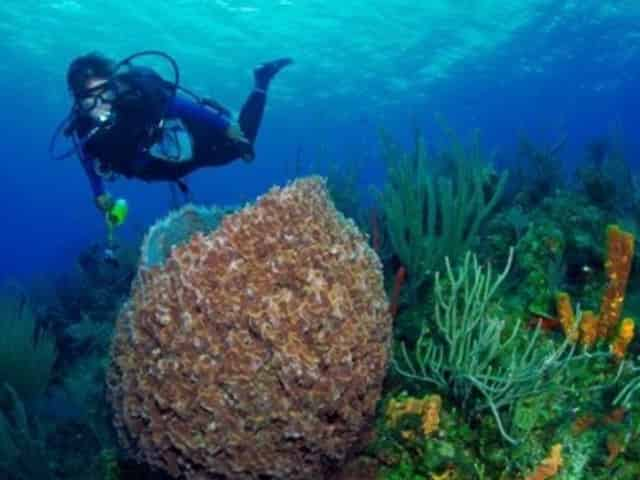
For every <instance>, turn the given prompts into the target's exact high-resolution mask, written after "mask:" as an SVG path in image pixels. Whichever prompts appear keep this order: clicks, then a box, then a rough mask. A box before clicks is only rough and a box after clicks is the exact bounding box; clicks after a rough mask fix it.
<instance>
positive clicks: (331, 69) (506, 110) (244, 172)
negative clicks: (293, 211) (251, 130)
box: [0, 0, 640, 278]
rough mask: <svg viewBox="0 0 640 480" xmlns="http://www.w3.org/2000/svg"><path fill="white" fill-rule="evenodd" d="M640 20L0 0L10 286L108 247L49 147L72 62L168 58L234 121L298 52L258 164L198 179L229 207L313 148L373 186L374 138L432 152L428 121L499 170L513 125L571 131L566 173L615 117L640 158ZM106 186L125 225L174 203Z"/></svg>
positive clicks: (545, 2)
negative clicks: (497, 155)
mask: <svg viewBox="0 0 640 480" xmlns="http://www.w3.org/2000/svg"><path fill="white" fill-rule="evenodd" d="M639 19H640V4H638V3H637V2H634V1H633V0H626V1H615V2H614V1H601V0H580V1H577V0H575V1H559V0H558V1H555V0H530V1H525V0H520V1H502V0H458V1H445V0H430V1H428V2H426V1H425V2H414V1H405V0H394V1H371V0H366V1H365V0H352V1H349V2H337V1H320V0H317V1H316V0H307V1H296V0H278V1H276V0H265V1H262V2H256V1H222V0H218V1H197V0H193V1H189V0H184V1H172V2H164V1H157V0H153V1H151V0H139V1H137V2H133V3H131V2H123V1H121V0H105V1H103V2H95V3H88V2H80V1H74V0H60V1H47V0H44V1H29V0H21V1H11V0H7V1H5V2H2V4H1V5H0V39H2V42H0V54H1V55H2V58H3V62H2V64H1V65H0V72H1V73H2V76H1V77H0V83H1V88H0V101H1V104H2V105H3V108H2V109H1V110H0V124H1V125H3V126H4V135H3V137H2V142H1V148H2V151H1V156H2V159H3V161H2V162H1V164H0V169H1V172H2V174H1V177H0V178H1V179H2V180H1V183H2V187H1V188H0V202H1V203H0V204H1V205H2V206H3V213H2V232H3V234H2V236H1V238H0V246H1V247H2V250H1V252H2V255H1V256H0V258H1V260H0V261H1V263H0V277H3V278H4V277H15V276H18V277H21V276H29V275H32V274H34V273H38V272H49V271H56V270H59V269H64V268H65V267H66V266H67V265H68V264H69V263H70V262H71V261H72V260H73V258H74V257H75V255H77V253H78V251H79V250H80V249H82V248H83V247H84V246H86V245H87V243H90V242H92V241H99V240H101V239H102V238H103V237H104V234H105V232H104V227H103V224H102V221H101V219H100V217H99V216H98V215H97V213H96V210H95V208H94V206H93V203H92V199H91V195H90V191H89V187H88V184H87V181H86V179H85V178H84V176H83V175H84V174H83V172H82V170H81V168H80V166H79V164H78V162H77V160H76V159H73V158H72V159H67V160H62V161H52V160H50V159H49V156H48V153H47V147H48V142H49V139H50V137H51V134H52V132H53V130H54V128H55V127H56V125H57V123H58V122H59V121H60V120H61V119H62V118H63V117H64V116H65V114H66V113H67V112H68V110H69V107H70V104H71V102H70V98H69V95H68V93H67V89H66V86H65V72H66V68H67V66H68V64H69V62H70V61H71V60H72V59H73V58H74V57H76V56H78V55H81V54H84V53H86V52H88V51H93V50H98V51H101V52H104V53H105V54H107V55H109V56H112V57H114V58H121V57H124V56H126V55H128V54H130V53H133V52H135V51H138V50H144V49H158V50H163V51H165V52H167V53H169V54H170V55H172V56H173V57H174V58H175V59H176V61H177V62H178V64H179V66H180V73H181V75H182V83H183V84H184V85H185V86H188V87H189V88H192V89H194V90H195V91H196V92H198V93H200V94H203V95H210V96H213V97H215V98H216V99H218V100H219V101H221V102H223V103H224V104H225V105H228V106H231V107H232V108H233V109H235V110H237V109H239V108H240V105H241V103H242V101H243V100H244V98H245V96H246V95H247V93H248V92H249V90H250V88H251V82H252V78H251V70H252V68H253V66H255V65H256V64H257V63H259V62H261V61H264V60H268V59H271V58H274V57H278V56H283V55H288V56H291V57H293V58H294V59H295V62H296V63H295V65H294V66H292V67H291V68H289V69H288V70H287V71H284V72H282V74H281V75H280V76H279V77H278V78H277V79H276V80H275V81H274V83H273V85H272V88H271V90H270V93H269V99H268V109H267V112H266V115H265V119H264V123H263V125H262V128H261V131H260V134H259V138H258V142H257V159H256V161H255V162H254V163H253V164H251V165H245V164H243V163H242V162H236V163H234V164H232V165H229V166H225V167H222V168H210V169H206V170H203V171H201V172H198V173H196V174H194V175H192V178H191V179H190V184H191V187H192V189H193V191H194V193H195V195H196V198H198V199H201V200H203V201H212V202H223V203H225V202H229V203H235V202H242V201H245V200H249V199H251V198H253V197H254V196H255V195H256V194H258V193H261V192H263V191H264V190H265V189H266V188H268V187H269V186H270V185H272V184H274V183H281V182H283V181H284V179H286V178H288V176H290V174H291V168H290V167H289V171H287V165H289V166H290V165H291V164H293V163H294V162H295V159H296V157H297V156H298V155H300V153H301V152H302V155H301V158H302V161H303V162H304V161H305V159H306V158H311V157H312V156H313V155H314V153H313V152H315V151H317V150H318V149H319V148H321V147H324V148H326V149H328V151H329V152H331V154H332V155H333V156H334V158H335V160H336V161H340V162H345V163H346V162H350V161H352V160H353V159H354V158H356V157H357V156H358V155H361V154H363V152H364V153H365V154H366V155H367V156H368V158H369V160H368V164H367V169H366V172H365V174H366V176H368V177H369V178H370V179H371V181H373V182H375V181H377V180H378V179H379V172H380V171H381V164H380V162H379V161H378V160H377V159H376V151H377V144H378V140H377V133H376V132H377V129H378V127H379V126H384V127H386V128H388V129H389V130H390V131H391V132H393V134H394V135H396V136H398V138H401V139H408V138H409V137H410V133H411V128H410V127H409V126H410V125H411V124H414V123H416V124H419V125H420V126H421V128H423V129H424V130H425V132H426V134H427V137H428V138H433V141H434V142H437V141H438V140H437V139H438V131H437V128H436V127H435V122H434V114H436V113H437V114H441V115H442V116H443V117H444V118H446V120H447V121H448V123H449V124H450V125H451V126H453V127H454V128H455V129H456V130H457V131H459V132H460V133H462V134H464V133H465V132H467V131H469V130H471V129H474V128H479V129H480V130H481V132H482V135H483V139H484V142H485V145H487V146H488V147H489V148H496V149H498V150H499V151H500V152H501V159H502V160H501V161H503V162H505V163H507V164H508V163H509V162H510V161H511V160H510V156H511V157H512V156H513V155H512V152H513V150H514V143H515V137H516V135H517V134H518V132H522V131H525V132H527V133H528V134H529V135H531V136H532V137H533V138H540V139H545V140H546V139H549V138H552V137H553V136H554V135H557V132H560V131H563V132H567V133H568V142H569V148H568V149H567V151H566V155H565V157H566V161H569V162H571V161H575V158H576V155H571V152H574V153H579V152H581V148H582V145H583V144H584V142H585V141H586V140H587V139H588V138H590V137H591V136H593V135H598V134H603V133H606V132H607V131H608V130H609V129H610V128H611V126H612V125H613V124H616V125H618V126H619V127H620V128H621V129H622V131H623V132H624V134H625V138H626V139H627V140H628V141H629V143H630V146H629V148H631V150H630V152H632V154H631V155H629V158H630V159H631V160H635V158H637V155H638V149H637V146H636V145H635V144H634V141H635V138H636V137H637V135H636V132H635V129H636V128H637V125H638V115H639V114H638V111H639V110H640V108H639V107H640V95H639V94H638V89H637V82H638V75H639V73H640V50H639V48H640V27H638V25H640V22H639V21H638V20H639ZM62 147H64V145H62ZM572 158H573V160H572ZM565 167H566V168H570V165H565ZM110 188H111V191H112V192H114V193H115V194H118V195H123V196H125V197H126V198H127V199H128V200H129V202H130V206H131V217H130V219H131V220H130V225H128V226H127V228H130V229H138V230H140V229H144V228H145V226H147V225H148V224H149V223H150V222H152V221H153V220H154V219H156V218H158V217H159V216H161V215H163V214H164V213H165V212H166V210H167V207H168V193H167V187H166V185H164V184H145V183H142V182H139V181H126V180H122V181H119V182H117V183H116V184H114V185H113V186H111V187H110Z"/></svg>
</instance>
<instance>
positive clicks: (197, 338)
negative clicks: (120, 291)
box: [108, 178, 391, 480]
mask: <svg viewBox="0 0 640 480" xmlns="http://www.w3.org/2000/svg"><path fill="white" fill-rule="evenodd" d="M388 308H389V305H388V301H387V299H386V296H385V292H384V286H383V279H382V272H381V265H380V260H379V258H378V257H377V256H376V254H375V253H374V252H373V250H372V249H371V248H370V247H369V246H368V244H367V239H366V238H365V236H364V235H362V234H361V233H360V232H359V231H358V229H357V228H356V227H355V225H354V224H353V222H351V221H347V220H346V219H345V218H344V217H343V216H342V215H341V214H339V213H338V212H337V211H336V209H335V208H334V206H333V204H332V203H331V201H330V199H329V195H328V192H327V190H326V187H325V184H324V182H322V181H321V180H319V179H317V178H312V179H303V180H299V181H296V182H294V183H292V184H291V185H290V186H288V187H286V188H283V189H280V188H274V189H272V190H271V191H270V192H269V193H267V194H265V195H264V196H262V197H261V198H259V199H258V201H257V202H256V204H255V205H253V206H248V207H246V208H244V209H242V210H241V211H239V212H237V213H234V214H232V215H228V216H226V217H225V218H224V219H223V220H222V223H221V225H220V227H219V228H218V229H217V230H215V231H213V232H211V233H209V234H195V235H194V236H193V237H192V238H191V239H190V240H189V241H188V242H186V243H184V244H182V245H181V246H178V247H176V248H173V249H172V250H171V252H170V254H169V256H168V258H167V259H166V261H164V262H163V263H162V264H161V265H160V266H158V267H152V268H145V267H144V266H143V267H142V268H141V270H140V271H139V275H138V277H137V279H136V281H135V284H134V287H133V291H132V298H131V300H130V301H129V302H128V304H127V305H126V307H125V308H124V310H123V311H122V313H121V316H120V318H119V320H118V324H117V332H116V336H115V339H114V344H113V351H112V361H113V364H112V367H111V370H110V374H109V382H108V392H109V398H110V400H111V403H112V404H113V406H114V410H115V412H116V417H115V418H116V426H117V429H118V431H119V436H120V439H121V441H122V443H123V444H124V446H125V447H127V448H128V450H129V451H130V452H131V453H132V454H133V455H134V456H135V457H136V458H137V459H138V460H140V461H146V462H148V463H150V464H152V465H153V466H155V467H159V468H162V469H164V470H166V471H168V472H169V473H170V474H171V475H173V476H176V477H177V476H182V477H185V478H187V479H190V480H195V479H201V478H218V477H225V478H230V479H258V478H274V479H275V478H280V479H285V478H286V479H292V480H293V479H310V478H320V477H321V476H322V474H323V472H324V471H325V469H327V468H328V467H330V466H332V465H333V466H336V465H339V464H340V463H341V462H342V461H343V460H345V458H346V457H347V456H348V454H349V452H350V451H351V449H352V448H354V447H355V446H356V445H357V444H358V442H359V440H360V439H361V437H362V433H363V430H364V429H365V428H366V427H367V425H368V422H369V420H370V418H371V417H372V415H373V414H374V410H375V405H376V402H377V400H378V398H379V395H380V391H381V386H382V379H383V377H384V375H385V370H386V364H387V358H388V348H389V343H390V339H391V316H390V314H389V311H388Z"/></svg>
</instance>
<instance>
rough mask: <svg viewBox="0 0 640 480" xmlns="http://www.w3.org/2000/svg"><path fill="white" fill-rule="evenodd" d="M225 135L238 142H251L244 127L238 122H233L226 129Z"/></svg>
mask: <svg viewBox="0 0 640 480" xmlns="http://www.w3.org/2000/svg"><path fill="white" fill-rule="evenodd" d="M224 133H225V135H226V136H227V138H230V139H231V140H233V141H234V142H236V143H247V144H248V143H250V142H249V140H248V139H247V137H246V136H245V134H244V132H243V131H242V128H240V125H238V124H237V123H236V122H231V123H230V124H229V126H228V127H227V129H226V130H225V132H224Z"/></svg>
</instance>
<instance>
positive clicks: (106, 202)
mask: <svg viewBox="0 0 640 480" xmlns="http://www.w3.org/2000/svg"><path fill="white" fill-rule="evenodd" d="M114 204H115V200H114V199H113V197H112V196H111V195H110V194H108V193H103V194H102V195H98V196H97V197H96V207H98V210H100V211H101V212H102V213H107V212H109V211H110V210H111V209H112V208H113V205H114Z"/></svg>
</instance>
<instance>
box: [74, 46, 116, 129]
mask: <svg viewBox="0 0 640 480" xmlns="http://www.w3.org/2000/svg"><path fill="white" fill-rule="evenodd" d="M115 69H116V64H115V62H113V61H112V60H110V59H109V58H107V57H105V56H104V55H102V54H100V53H98V52H92V53H89V54H87V55H83V56H80V57H78V58H76V59H74V60H73V61H72V62H71V64H70V65H69V69H68V70H67V85H68V86H69V90H70V92H71V94H72V95H73V98H74V100H75V104H76V109H77V110H78V113H80V114H85V115H88V116H90V117H92V118H95V119H96V120H100V121H104V120H105V119H106V118H107V117H108V116H109V115H110V113H111V106H112V102H113V100H114V97H115V93H114V92H113V90H112V88H111V85H110V82H109V80H110V79H111V78H112V77H113V75H114V73H115Z"/></svg>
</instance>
